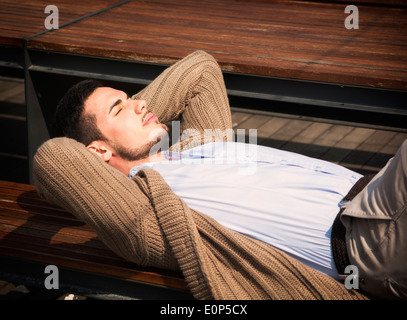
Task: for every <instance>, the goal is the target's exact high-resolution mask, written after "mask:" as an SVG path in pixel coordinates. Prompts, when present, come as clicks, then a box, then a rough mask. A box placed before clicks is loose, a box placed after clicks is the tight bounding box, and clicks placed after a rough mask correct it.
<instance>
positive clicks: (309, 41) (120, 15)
mask: <svg viewBox="0 0 407 320" xmlns="http://www.w3.org/2000/svg"><path fill="white" fill-rule="evenodd" d="M345 17H346V16H345V15H344V4H337V3H324V2H297V1H277V0H276V1H273V3H248V2H236V1H230V0H222V1H219V0H208V1H204V2H199V1H191V0H180V1H177V2H174V1H169V0H161V1H160V0H156V1H148V2H129V3H127V4H125V5H123V6H120V7H118V8H115V9H112V10H109V11H107V12H104V13H101V14H99V15H97V16H93V17H91V18H88V19H86V20H84V21H80V22H78V23H75V24H73V25H70V26H68V27H66V28H63V29H61V30H58V31H57V32H53V33H52V34H51V33H49V34H44V35H42V36H39V37H37V38H35V39H32V40H30V42H29V48H32V49H42V50H51V51H57V52H65V53H74V54H85V55H92V56H98V57H105V58H118V59H124V60H131V61H146V62H158V63H164V64H172V63H174V62H175V61H177V60H179V59H181V58H182V57H184V56H186V55H187V54H189V53H191V52H192V51H194V50H198V49H201V50H206V51H207V52H209V53H211V54H212V55H214V57H215V58H216V59H217V60H218V61H219V63H220V65H221V67H222V68H223V70H225V71H233V72H242V73H248V74H256V75H266V76H275V77H282V78H295V79H303V80H312V81H322V82H331V83H342V84H350V85H362V86H368V87H377V88H389V89H390V88H391V89H401V90H406V89H407V52H406V50H405V49H406V43H407V33H406V32H405V30H407V19H406V17H407V9H406V8H388V7H380V8H377V7H373V6H364V7H363V19H360V29H358V30H347V29H346V28H345V27H344V19H345Z"/></svg>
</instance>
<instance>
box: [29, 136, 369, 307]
mask: <svg viewBox="0 0 407 320" xmlns="http://www.w3.org/2000/svg"><path fill="white" fill-rule="evenodd" d="M34 179H35V185H36V186H37V190H38V192H39V194H40V195H41V196H42V197H43V198H45V199H46V200H48V201H50V202H52V203H55V204H57V205H59V206H61V207H63V208H65V209H66V210H68V211H69V212H71V213H73V214H74V215H76V216H77V217H78V218H79V219H81V220H82V221H84V222H86V223H87V224H89V225H90V226H91V227H92V228H93V229H94V230H95V231H96V232H97V234H98V236H99V237H100V239H101V240H102V241H103V242H104V243H105V244H106V245H107V246H108V247H109V248H111V249H112V250H113V251H114V252H115V253H117V254H118V255H119V256H121V257H123V258H124V259H126V260H129V261H132V262H135V263H137V264H139V265H142V266H154V267H159V268H164V269H172V270H176V269H178V268H179V269H180V270H181V271H182V273H183V275H184V276H185V279H186V281H187V284H188V286H189V288H190V289H191V292H192V294H193V296H194V297H195V298H196V299H363V298H364V297H363V295H361V294H359V293H358V292H356V291H349V290H347V289H346V288H345V287H344V285H343V284H341V283H339V282H337V281H335V280H334V279H332V278H330V277H329V276H326V275H323V274H321V273H319V272H317V271H315V270H314V269H312V268H309V267H307V266H305V265H304V264H302V263H300V262H299V261H297V260H296V259H293V258H291V257H290V256H288V255H287V254H285V253H283V252H281V251H280V250H277V249H275V248H274V247H272V246H270V245H268V244H265V243H263V242H261V241H257V240H253V239H251V238H248V237H246V236H244V235H241V234H239V233H236V232H233V231H231V230H229V229H227V228H225V227H223V226H221V225H220V224H219V223H217V222H216V221H214V220H213V219H211V218H209V217H208V216H206V215H205V214H203V213H199V212H196V211H194V210H192V209H190V208H189V207H188V206H187V205H186V204H185V202H184V201H183V200H182V199H180V198H179V197H178V196H176V195H175V194H174V193H173V192H172V190H171V189H170V187H169V186H168V185H167V184H166V182H165V181H164V180H163V178H162V177H161V176H160V175H159V174H158V173H157V172H155V171H154V170H151V169H146V170H142V171H140V172H139V174H138V175H136V176H135V177H134V179H133V180H131V179H129V178H128V177H126V176H125V175H124V174H122V173H121V172H119V171H118V170H116V169H114V168H112V167H110V166H109V165H108V164H106V163H104V162H103V161H102V160H101V159H100V158H99V157H98V156H97V155H95V154H93V153H91V152H89V151H88V150H87V149H86V148H85V146H84V145H82V144H79V143H78V142H76V141H73V140H71V139H67V138H57V139H52V140H49V141H47V142H46V143H45V144H43V145H42V146H41V147H40V149H39V150H38V151H37V154H36V156H35V158H34Z"/></svg>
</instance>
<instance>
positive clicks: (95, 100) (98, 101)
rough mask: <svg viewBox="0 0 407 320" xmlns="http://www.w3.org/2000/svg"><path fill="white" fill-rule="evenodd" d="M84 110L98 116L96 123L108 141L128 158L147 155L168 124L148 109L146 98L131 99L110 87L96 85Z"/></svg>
mask: <svg viewBox="0 0 407 320" xmlns="http://www.w3.org/2000/svg"><path fill="white" fill-rule="evenodd" d="M84 112H85V113H88V114H93V115H95V116H96V124H97V126H98V128H99V130H100V131H101V132H102V134H103V135H104V136H105V137H106V138H107V139H108V141H107V144H108V145H109V146H110V147H111V148H112V149H113V151H114V152H115V153H116V154H117V155H118V156H119V157H122V158H123V159H125V160H129V161H132V160H139V159H140V158H142V157H145V156H146V155H148V152H149V151H150V149H151V147H152V146H153V145H154V144H155V143H157V141H159V140H158V139H157V137H159V136H162V135H163V134H164V133H165V132H166V130H167V127H166V126H165V125H163V124H161V123H160V122H159V120H158V119H157V118H156V117H155V116H154V115H153V114H152V113H151V112H149V111H148V110H147V105H146V102H145V101H144V100H132V99H129V97H128V95H127V94H126V93H125V92H123V91H119V90H116V89H113V88H109V87H100V88H97V89H96V90H95V91H94V92H93V93H92V94H91V95H90V96H89V98H88V99H87V100H86V101H85V109H84Z"/></svg>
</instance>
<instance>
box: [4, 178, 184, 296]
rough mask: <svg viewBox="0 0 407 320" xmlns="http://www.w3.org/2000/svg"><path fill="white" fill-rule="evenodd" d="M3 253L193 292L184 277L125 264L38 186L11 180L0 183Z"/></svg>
mask: <svg viewBox="0 0 407 320" xmlns="http://www.w3.org/2000/svg"><path fill="white" fill-rule="evenodd" d="M21 202H23V203H21ZM53 209H56V210H53ZM44 212H45V213H44ZM0 255H1V256H7V257H11V258H17V259H23V261H25V260H26V261H33V262H39V263H43V264H55V265H57V266H59V267H65V268H70V269H74V270H79V271H81V272H82V271H86V272H92V273H96V274H102V275H108V276H114V277H118V278H122V279H128V280H132V281H133V280H134V281H139V282H144V283H147V284H154V285H161V286H168V287H171V288H176V289H181V290H186V291H187V290H188V289H187V287H186V284H185V280H184V278H183V277H182V275H181V274H180V273H178V272H172V271H168V270H160V269H156V268H143V267H140V266H137V265H135V264H133V263H130V262H128V261H125V260H124V259H122V258H120V257H119V256H117V255H116V254H115V253H114V252H112V251H111V250H110V249H108V248H107V247H106V246H105V245H104V244H103V243H102V242H101V241H100V240H99V239H98V238H97V235H96V233H95V232H94V231H93V230H92V229H91V228H90V227H89V226H87V225H85V224H83V223H82V222H81V221H79V220H77V219H76V218H75V217H74V216H72V215H71V214H69V213H68V212H65V211H64V210H62V209H61V208H58V207H55V206H52V205H49V204H47V202H46V201H44V200H42V199H40V198H39V196H38V194H37V193H36V191H35V187H33V186H30V185H23V184H19V183H14V182H7V181H0ZM106 289H107V290H108V289H109V288H106Z"/></svg>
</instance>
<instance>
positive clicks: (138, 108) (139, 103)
mask: <svg viewBox="0 0 407 320" xmlns="http://www.w3.org/2000/svg"><path fill="white" fill-rule="evenodd" d="M146 109H147V102H146V101H145V100H134V112H135V113H137V114H143V113H144V112H145V111H146Z"/></svg>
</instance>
